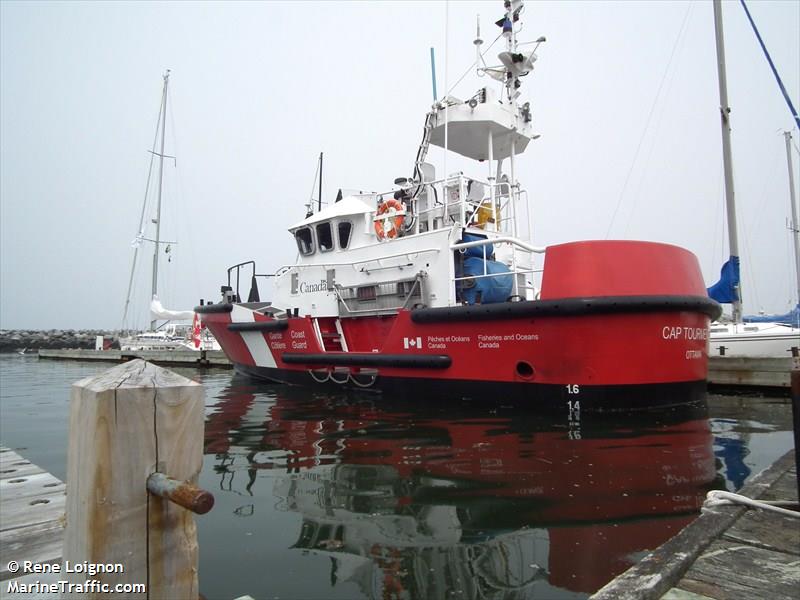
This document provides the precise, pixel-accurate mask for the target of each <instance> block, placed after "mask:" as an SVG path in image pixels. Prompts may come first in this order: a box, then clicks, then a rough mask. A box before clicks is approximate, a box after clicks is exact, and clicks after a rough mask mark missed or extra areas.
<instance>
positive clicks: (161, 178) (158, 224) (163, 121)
mask: <svg viewBox="0 0 800 600" xmlns="http://www.w3.org/2000/svg"><path fill="white" fill-rule="evenodd" d="M168 85H169V69H167V72H166V73H164V91H163V93H162V96H161V152H160V153H159V154H158V201H157V203H156V218H155V224H156V239H155V250H153V286H152V290H153V291H152V294H151V296H150V298H151V299H152V298H153V297H154V296H156V295H157V294H158V253H159V251H160V250H161V189H162V187H163V184H164V133H165V130H166V127H167V86H168ZM155 328H156V320H155V319H154V320H152V321H150V329H151V330H155Z"/></svg>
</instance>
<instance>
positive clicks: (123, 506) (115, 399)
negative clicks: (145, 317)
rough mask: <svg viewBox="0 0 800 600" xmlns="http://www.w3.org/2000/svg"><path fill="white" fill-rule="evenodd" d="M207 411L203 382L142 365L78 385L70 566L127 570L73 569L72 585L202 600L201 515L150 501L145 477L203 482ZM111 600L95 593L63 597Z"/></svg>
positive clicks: (71, 453)
mask: <svg viewBox="0 0 800 600" xmlns="http://www.w3.org/2000/svg"><path fill="white" fill-rule="evenodd" d="M203 406H204V393H203V388H202V386H201V385H200V384H198V383H196V382H194V381H191V380H189V379H186V378H185V377H182V376H180V375H177V374H175V373H172V372H171V371H168V370H166V369H163V368H161V367H157V366H155V365H153V364H150V363H146V362H145V361H143V360H138V359H137V360H133V361H131V362H128V363H124V364H121V365H119V366H116V367H114V368H112V369H110V370H108V371H106V372H105V373H102V374H101V375H98V376H96V377H91V378H87V379H83V380H81V381H79V382H77V383H75V384H74V385H73V387H72V397H71V404H70V424H69V448H68V454H67V528H66V533H65V540H64V561H65V563H64V566H65V567H68V566H69V565H72V566H74V565H82V564H84V563H89V564H100V563H102V564H104V565H120V566H121V572H114V573H108V572H106V573H98V574H96V575H94V576H92V577H88V576H87V573H86V572H85V571H84V572H75V573H69V572H66V573H65V579H68V580H69V581H70V582H72V583H75V584H83V583H84V582H85V581H86V580H87V579H97V580H99V581H101V582H103V583H105V584H109V585H111V586H115V585H116V584H142V583H143V584H146V586H147V595H146V596H145V595H142V594H141V593H130V594H124V593H123V594H114V597H115V598H125V597H129V598H142V597H150V598H186V599H187V600H189V599H193V598H197V597H198V580H197V562H198V548H197V532H196V527H195V523H194V519H193V516H192V514H191V513H190V512H189V511H188V510H186V509H184V508H182V507H180V506H177V505H176V504H173V503H172V502H170V501H169V500H168V499H165V498H161V497H158V496H154V495H152V494H149V493H148V491H147V479H148V477H149V476H150V475H151V474H152V473H155V472H160V473H163V474H165V475H167V476H168V477H171V478H173V479H177V480H180V481H190V482H195V483H196V481H197V476H198V475H199V473H200V469H201V466H202V460H203V423H204V408H203ZM65 570H66V569H65ZM106 596H107V594H104V593H102V592H99V591H96V590H92V591H91V592H90V593H88V594H87V593H72V594H71V593H69V592H68V593H66V594H65V598H78V597H80V598H99V597H106Z"/></svg>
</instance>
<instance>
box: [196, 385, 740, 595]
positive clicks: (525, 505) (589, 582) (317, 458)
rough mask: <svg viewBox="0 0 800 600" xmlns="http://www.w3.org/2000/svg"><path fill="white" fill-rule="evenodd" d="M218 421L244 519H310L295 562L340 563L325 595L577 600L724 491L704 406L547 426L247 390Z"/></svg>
mask: <svg viewBox="0 0 800 600" xmlns="http://www.w3.org/2000/svg"><path fill="white" fill-rule="evenodd" d="M234 381H237V380H234ZM212 410H213V411H214V412H212V413H211V414H209V415H208V417H207V422H206V454H207V456H206V464H207V465H208V463H210V462H213V464H214V467H213V468H214V470H215V473H216V475H217V476H218V477H219V486H220V488H221V489H222V490H223V491H218V492H217V495H218V496H219V495H223V494H225V493H226V491H228V492H235V493H237V494H240V495H243V496H252V497H253V498H251V499H250V500H251V501H248V500H247V498H241V497H240V499H242V500H245V503H243V504H241V505H240V506H237V507H236V509H235V511H234V512H235V514H236V515H237V516H240V517H249V518H251V519H259V517H260V516H262V517H263V516H264V515H263V513H264V512H266V511H275V510H277V511H285V512H287V513H291V514H295V515H296V516H297V517H299V518H297V519H296V520H295V521H293V522H294V523H296V525H295V527H297V531H296V542H295V543H294V544H293V545H292V546H291V548H290V549H286V550H284V552H286V553H294V554H295V555H296V557H297V560H298V561H303V560H309V555H316V556H324V557H329V559H330V563H329V567H327V568H326V572H325V573H324V577H323V576H322V575H321V574H320V575H319V576H318V577H319V579H321V581H319V582H317V584H316V585H314V586H313V589H314V590H315V593H316V594H317V595H318V596H319V597H326V595H327V594H328V593H330V594H331V595H334V592H335V591H336V589H337V587H339V588H341V587H342V586H348V589H349V590H358V591H359V593H360V594H361V595H362V596H363V597H366V598H426V599H427V598H430V599H434V598H452V597H457V598H465V599H471V598H504V599H507V598H529V597H530V598H551V597H563V598H569V597H581V596H584V595H586V594H589V593H591V592H593V591H595V590H597V589H598V588H600V587H601V586H602V585H603V584H605V583H606V582H607V581H609V580H610V579H612V578H613V577H614V576H616V575H617V574H619V573H621V572H622V571H624V570H625V569H626V568H628V567H629V566H630V565H632V564H633V563H635V562H636V561H637V560H638V559H639V558H640V557H641V555H642V553H643V552H644V551H646V550H648V549H652V548H655V547H656V546H658V545H660V544H661V543H663V542H664V541H666V540H667V539H669V538H670V537H671V536H673V535H675V533H677V531H679V530H680V529H681V528H682V527H684V526H685V525H687V524H688V523H689V522H690V521H692V520H693V519H694V518H695V517H696V515H697V513H698V510H699V507H700V506H701V504H702V502H703V499H704V497H705V494H706V492H707V491H708V490H709V489H711V488H713V487H724V486H723V482H721V481H715V478H716V477H717V469H716V466H715V457H714V449H713V444H712V442H713V440H712V435H711V430H710V426H709V421H708V418H707V412H706V408H705V403H704V402H700V403H695V404H692V405H688V406H686V405H684V406H682V407H680V408H675V409H670V410H662V411H658V412H652V411H649V412H639V413H633V414H614V415H608V416H603V415H597V414H594V415H581V414H580V410H575V409H574V406H573V409H572V410H570V409H569V407H567V406H565V410H564V414H563V416H561V417H554V416H547V417H544V416H541V415H538V414H536V413H534V412H532V411H531V410H530V408H528V409H526V408H525V407H521V406H496V405H495V406H476V405H469V406H464V405H458V406H452V405H447V404H446V403H443V402H441V401H439V402H428V401H420V400H418V401H417V402H416V403H413V402H411V401H408V402H405V401H401V400H393V399H391V398H387V397H385V396H384V397H375V396H357V395H346V396H345V395H337V396H331V395H314V396H312V397H309V392H308V390H305V389H293V388H290V387H286V386H262V387H254V386H253V385H252V384H250V383H248V384H238V383H235V384H234V385H233V386H232V387H230V388H228V389H227V390H224V391H223V392H222V393H221V394H220V395H219V402H218V404H217V405H216V406H215V407H214V408H213V409H212ZM207 468H208V467H207ZM265 470H266V471H269V474H268V475H269V476H268V477H267V476H265V475H267V473H265ZM263 488H269V489H263ZM259 496H261V497H264V496H267V497H271V500H270V501H262V502H258V501H256V499H257V497H259ZM260 513H261V514H260ZM300 569H302V566H301V567H300ZM305 576H306V577H313V576H314V575H313V570H309V572H308V573H306V575H305ZM353 586H354V587H353ZM326 590H327V592H326ZM251 593H252V592H251ZM303 594H305V596H309V595H310V592H308V591H307V590H306V591H304V592H303ZM345 595H347V594H345ZM284 597H285V596H284Z"/></svg>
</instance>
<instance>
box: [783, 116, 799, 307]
mask: <svg viewBox="0 0 800 600" xmlns="http://www.w3.org/2000/svg"><path fill="white" fill-rule="evenodd" d="M783 137H784V138H785V139H786V165H787V166H788V167H789V203H790V204H791V213H790V214H791V215H792V222H791V223H790V224H789V227H790V230H791V232H792V241H793V242H794V267H795V277H796V282H795V283H797V302H798V304H800V222H798V220H797V203H796V202H795V198H794V171H793V169H792V133H791V132H790V131H784V132H783Z"/></svg>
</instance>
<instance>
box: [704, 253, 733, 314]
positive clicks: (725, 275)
mask: <svg viewBox="0 0 800 600" xmlns="http://www.w3.org/2000/svg"><path fill="white" fill-rule="evenodd" d="M738 289H739V257H738V256H731V257H730V259H728V261H727V262H726V263H725V264H724V265H722V269H721V270H720V274H719V281H718V282H717V283H715V284H714V285H712V286H711V287H710V288H708V297H709V298H712V299H714V300H716V301H717V302H719V303H720V304H729V303H731V302H735V301H736V300H738V299H739V292H738Z"/></svg>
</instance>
